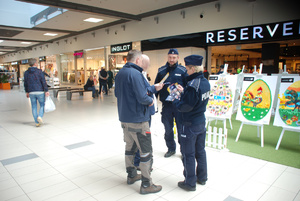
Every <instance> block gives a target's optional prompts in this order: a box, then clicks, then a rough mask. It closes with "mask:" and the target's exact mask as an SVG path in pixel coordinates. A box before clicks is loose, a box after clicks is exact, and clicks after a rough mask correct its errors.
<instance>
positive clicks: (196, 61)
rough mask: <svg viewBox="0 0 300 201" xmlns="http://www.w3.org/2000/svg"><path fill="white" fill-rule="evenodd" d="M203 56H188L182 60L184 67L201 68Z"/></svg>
mask: <svg viewBox="0 0 300 201" xmlns="http://www.w3.org/2000/svg"><path fill="white" fill-rule="evenodd" d="M202 60H203V56H200V55H196V54H193V55H190V56H187V57H185V58H184V62H185V65H186V66H189V65H192V66H201V65H202Z"/></svg>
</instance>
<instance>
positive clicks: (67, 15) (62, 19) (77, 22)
mask: <svg viewBox="0 0 300 201" xmlns="http://www.w3.org/2000/svg"><path fill="white" fill-rule="evenodd" d="M90 17H93V18H101V19H103V21H101V22H98V23H92V22H85V21H83V20H85V19H87V18H90ZM113 21H116V19H114V18H108V17H102V16H99V15H92V14H87V13H78V12H74V11H66V12H64V13H63V14H61V15H58V16H56V17H54V18H51V20H48V21H45V22H43V23H42V24H39V25H37V26H36V27H41V28H49V29H61V30H70V31H82V30H85V29H89V28H92V27H94V26H100V25H103V24H106V23H110V22H113Z"/></svg>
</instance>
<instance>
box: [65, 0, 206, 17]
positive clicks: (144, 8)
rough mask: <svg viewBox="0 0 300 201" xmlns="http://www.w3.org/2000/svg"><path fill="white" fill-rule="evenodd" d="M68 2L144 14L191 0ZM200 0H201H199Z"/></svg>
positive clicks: (72, 0) (97, 0)
mask: <svg viewBox="0 0 300 201" xmlns="http://www.w3.org/2000/svg"><path fill="white" fill-rule="evenodd" d="M64 1H68V2H73V3H78V4H85V5H89V6H95V7H99V8H105V9H109V10H115V11H119V12H123V13H129V14H134V15H138V14H142V13H145V12H149V11H153V10H157V9H160V8H166V7H169V6H173V5H177V4H182V3H185V2H190V1H191V0H126V1H122V3H120V0H64ZM198 1H199V0H198ZM200 2H201V0H200Z"/></svg>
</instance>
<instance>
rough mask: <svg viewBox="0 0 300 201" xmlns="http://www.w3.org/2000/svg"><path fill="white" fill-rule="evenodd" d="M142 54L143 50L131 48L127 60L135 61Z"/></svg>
mask: <svg viewBox="0 0 300 201" xmlns="http://www.w3.org/2000/svg"><path fill="white" fill-rule="evenodd" d="M141 56H142V52H141V51H139V50H130V51H129V52H128V54H127V61H128V62H132V63H135V60H136V59H137V58H139V57H141Z"/></svg>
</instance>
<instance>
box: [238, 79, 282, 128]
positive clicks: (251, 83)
mask: <svg viewBox="0 0 300 201" xmlns="http://www.w3.org/2000/svg"><path fill="white" fill-rule="evenodd" d="M276 83H277V77H276V76H265V75H261V74H258V75H252V76H245V77H244V81H243V88H242V93H241V94H242V96H241V99H240V107H239V108H238V113H237V116H236V119H237V120H240V121H243V122H250V123H256V124H269V121H270V117H271V108H272V104H273V100H274V95H275V89H276Z"/></svg>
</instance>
